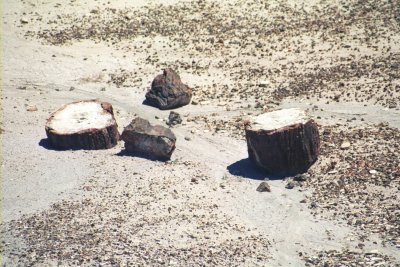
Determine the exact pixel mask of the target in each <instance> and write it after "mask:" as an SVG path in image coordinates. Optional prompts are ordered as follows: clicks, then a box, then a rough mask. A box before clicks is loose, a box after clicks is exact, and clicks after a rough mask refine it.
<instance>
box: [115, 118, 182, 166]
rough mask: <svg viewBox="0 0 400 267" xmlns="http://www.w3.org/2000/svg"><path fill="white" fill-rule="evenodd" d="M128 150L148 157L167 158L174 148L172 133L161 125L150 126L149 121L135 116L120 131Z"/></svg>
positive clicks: (174, 140) (174, 138)
mask: <svg viewBox="0 0 400 267" xmlns="http://www.w3.org/2000/svg"><path fill="white" fill-rule="evenodd" d="M121 139H122V140H124V142H125V149H126V150H127V151H128V152H132V153H139V154H143V155H145V156H148V157H150V158H155V159H161V160H169V159H170V158H171V155H172V152H173V151H174V149H175V142H176V137H175V135H174V133H173V132H172V131H171V130H170V129H168V128H165V127H163V126H161V125H155V126H152V125H151V124H150V122H149V121H147V120H145V119H142V118H135V119H134V120H133V121H132V122H131V123H130V124H129V125H128V126H126V127H125V129H124V131H123V132H122V135H121Z"/></svg>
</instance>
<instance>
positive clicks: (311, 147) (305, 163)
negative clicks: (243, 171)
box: [246, 108, 320, 176]
mask: <svg viewBox="0 0 400 267" xmlns="http://www.w3.org/2000/svg"><path fill="white" fill-rule="evenodd" d="M246 140H247V148H248V152H249V158H250V160H251V161H253V162H254V163H255V164H256V165H258V166H260V167H262V168H264V169H265V170H267V172H268V173H270V174H273V175H282V176H287V175H295V174H298V173H304V172H306V171H307V170H308V168H310V166H311V165H312V164H313V163H314V162H315V161H316V160H317V157H318V155H319V148H320V140H319V132H318V127H317V124H316V123H315V122H314V121H313V120H312V119H310V118H309V117H308V116H307V115H306V113H305V112H304V111H302V110H300V109H296V108H292V109H283V110H278V111H274V112H269V113H264V114H261V115H259V116H257V117H255V118H253V119H252V120H251V121H250V123H249V125H247V127H246Z"/></svg>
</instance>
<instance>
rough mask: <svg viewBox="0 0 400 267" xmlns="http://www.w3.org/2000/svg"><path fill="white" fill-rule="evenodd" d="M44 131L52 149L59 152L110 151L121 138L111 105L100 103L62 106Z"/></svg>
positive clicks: (89, 101) (87, 102)
mask: <svg viewBox="0 0 400 267" xmlns="http://www.w3.org/2000/svg"><path fill="white" fill-rule="evenodd" d="M45 129H46V134H47V138H48V141H49V143H50V145H51V146H52V147H53V148H55V149H59V150H67V149H107V148H111V147H114V146H115V145H116V144H117V142H118V140H119V137H120V136H119V132H118V125H117V122H116V121H115V118H114V113H113V108H112V106H111V104H110V103H107V102H101V101H98V100H86V101H78V102H73V103H70V104H67V105H65V106H63V107H62V108H60V109H59V110H57V111H56V112H54V113H53V114H52V115H51V117H50V118H49V119H48V120H47V123H46V127H45Z"/></svg>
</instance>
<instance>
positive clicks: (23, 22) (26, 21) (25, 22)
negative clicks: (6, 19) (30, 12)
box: [19, 18, 29, 24]
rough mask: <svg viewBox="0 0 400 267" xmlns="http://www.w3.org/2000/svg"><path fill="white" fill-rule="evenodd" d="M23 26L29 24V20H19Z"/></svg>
mask: <svg viewBox="0 0 400 267" xmlns="http://www.w3.org/2000/svg"><path fill="white" fill-rule="evenodd" d="M19 21H20V22H21V23H22V24H28V22H29V21H28V19H27V18H21V19H20V20H19Z"/></svg>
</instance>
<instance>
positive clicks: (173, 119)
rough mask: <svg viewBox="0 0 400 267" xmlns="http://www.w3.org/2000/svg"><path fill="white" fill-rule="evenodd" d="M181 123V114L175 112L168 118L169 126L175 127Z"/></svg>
mask: <svg viewBox="0 0 400 267" xmlns="http://www.w3.org/2000/svg"><path fill="white" fill-rule="evenodd" d="M181 123H182V118H181V115H179V113H177V112H175V111H171V112H170V113H169V116H168V121H167V125H169V126H174V125H177V124H181Z"/></svg>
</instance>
